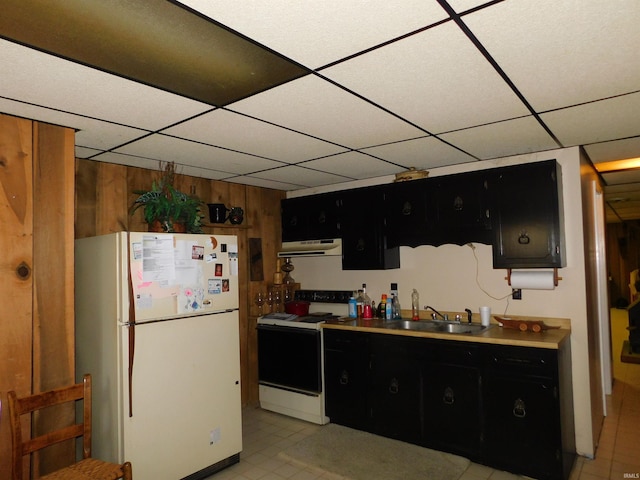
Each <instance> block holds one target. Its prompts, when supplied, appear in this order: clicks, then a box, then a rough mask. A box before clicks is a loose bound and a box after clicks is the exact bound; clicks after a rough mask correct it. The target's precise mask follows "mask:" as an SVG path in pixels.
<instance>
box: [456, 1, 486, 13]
mask: <svg viewBox="0 0 640 480" xmlns="http://www.w3.org/2000/svg"><path fill="white" fill-rule="evenodd" d="M447 3H448V4H449V5H451V8H453V9H454V10H455V11H456V12H457V13H463V12H466V11H467V10H471V9H472V8H476V7H479V6H481V5H484V4H487V3H493V2H490V1H487V0H447Z"/></svg>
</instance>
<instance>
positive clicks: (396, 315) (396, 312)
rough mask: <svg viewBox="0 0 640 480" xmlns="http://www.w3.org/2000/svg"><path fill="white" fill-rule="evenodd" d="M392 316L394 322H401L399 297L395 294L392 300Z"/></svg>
mask: <svg viewBox="0 0 640 480" xmlns="http://www.w3.org/2000/svg"><path fill="white" fill-rule="evenodd" d="M391 316H392V317H393V319H394V320H400V319H401V318H402V312H401V308H400V300H398V297H397V296H396V294H395V293H394V294H392V298H391Z"/></svg>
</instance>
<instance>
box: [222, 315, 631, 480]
mask: <svg viewBox="0 0 640 480" xmlns="http://www.w3.org/2000/svg"><path fill="white" fill-rule="evenodd" d="M620 312H621V311H612V332H613V338H614V340H613V344H614V352H613V355H614V378H615V384H614V389H613V394H612V395H611V396H609V398H608V400H607V404H608V405H607V406H608V415H607V417H606V418H605V422H604V426H603V429H602V435H601V438H600V444H599V446H598V450H597V452H596V458H595V459H593V460H590V459H586V458H584V457H578V459H577V461H576V464H575V467H574V470H573V472H572V474H571V479H570V480H603V479H624V478H639V476H640V364H627V363H621V362H620V348H621V345H622V340H623V338H626V336H627V332H626V330H625V327H626V326H627V323H626V318H622V317H621V316H620V315H621V313H620ZM618 344H619V345H620V347H618V346H617V345H618ZM318 428H321V427H320V426H318V425H314V424H311V423H307V422H304V421H302V420H297V419H293V418H289V417H285V416H283V415H279V414H276V413H272V412H268V411H265V410H261V409H259V408H246V409H245V410H244V411H243V451H242V453H241V454H240V463H238V464H236V465H233V466H231V467H229V468H227V469H225V470H223V471H221V472H219V473H217V474H215V475H213V476H211V477H210V478H209V480H285V479H286V480H315V479H322V480H338V479H339V478H341V477H336V476H335V475H329V474H323V473H321V472H318V471H314V470H312V469H303V468H300V467H298V466H295V465H292V464H290V463H287V462H286V461H283V460H282V459H280V458H278V453H279V452H280V451H282V450H284V449H286V448H287V447H289V446H291V445H293V444H294V443H296V442H299V441H300V440H302V439H303V438H305V437H307V436H308V435H310V434H312V433H313V432H315V431H316V430H317V429H318ZM522 478H524V477H520V476H518V475H513V474H511V473H507V472H502V471H498V470H494V469H492V468H489V467H486V466H483V465H478V464H475V463H472V464H471V465H470V466H469V468H468V469H467V470H466V471H465V472H464V473H463V475H462V476H461V477H460V479H459V480H483V479H484V480H487V479H488V480H517V479H522ZM370 479H371V480H384V479H378V478H377V477H376V472H371V477H370ZM407 480H410V479H407ZM425 480H437V479H425Z"/></svg>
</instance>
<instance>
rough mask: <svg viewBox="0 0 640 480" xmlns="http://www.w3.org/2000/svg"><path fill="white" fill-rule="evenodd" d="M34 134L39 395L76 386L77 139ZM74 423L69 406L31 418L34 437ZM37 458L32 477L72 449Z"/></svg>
mask: <svg viewBox="0 0 640 480" xmlns="http://www.w3.org/2000/svg"><path fill="white" fill-rule="evenodd" d="M34 133H35V135H34V146H35V148H34V175H33V187H34V188H33V190H34V207H35V208H34V213H33V218H34V232H35V234H34V236H33V263H34V265H35V266H36V268H34V289H33V298H34V309H33V323H34V328H33V391H34V392H41V391H45V390H51V389H53V388H58V387H61V386H66V385H71V384H73V383H75V365H74V351H75V343H74V297H73V293H74V285H73V278H74V272H73V241H74V228H73V227H74V222H73V218H74V184H75V178H74V177H75V175H74V173H75V172H74V170H75V153H74V149H75V133H74V131H73V130H72V129H69V128H63V127H59V126H55V125H50V124H45V123H34ZM74 418H75V410H74V409H73V406H72V405H64V406H61V407H60V408H57V409H56V410H55V411H51V412H46V413H43V414H42V415H39V416H37V417H35V419H34V431H35V432H40V433H44V432H47V431H50V430H51V429H52V428H60V427H63V426H67V425H70V424H71V423H73V421H74ZM36 458H37V462H35V463H34V473H36V472H37V474H39V475H42V474H46V473H50V472H52V471H55V470H58V469H60V468H61V467H64V466H66V465H69V464H70V463H72V462H73V461H74V459H75V443H74V442H65V443H62V444H58V445H56V446H55V447H52V448H51V449H50V450H49V451H46V452H44V451H43V452H42V453H40V454H39V455H38V456H37V457H36Z"/></svg>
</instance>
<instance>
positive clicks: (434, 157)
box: [363, 137, 476, 170]
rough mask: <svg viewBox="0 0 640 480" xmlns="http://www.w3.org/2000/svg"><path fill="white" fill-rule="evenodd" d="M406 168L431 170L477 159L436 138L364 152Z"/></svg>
mask: <svg viewBox="0 0 640 480" xmlns="http://www.w3.org/2000/svg"><path fill="white" fill-rule="evenodd" d="M363 151H364V152H366V153H370V154H372V155H375V156H376V157H380V158H383V159H385V160H389V161H390V162H394V163H396V164H398V165H402V166H404V167H407V168H409V167H415V168H417V169H419V170H420V169H429V168H436V167H442V166H445V165H455V164H458V163H467V162H473V161H475V160H476V159H475V158H474V157H472V156H470V155H468V154H466V153H464V152H462V151H460V150H458V149H456V148H454V147H452V146H450V145H447V144H446V143H444V142H442V141H440V140H438V139H437V138H434V137H424V138H416V139H414V140H407V141H405V142H397V143H391V144H388V145H380V146H378V147H372V148H367V149H365V150H363Z"/></svg>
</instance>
